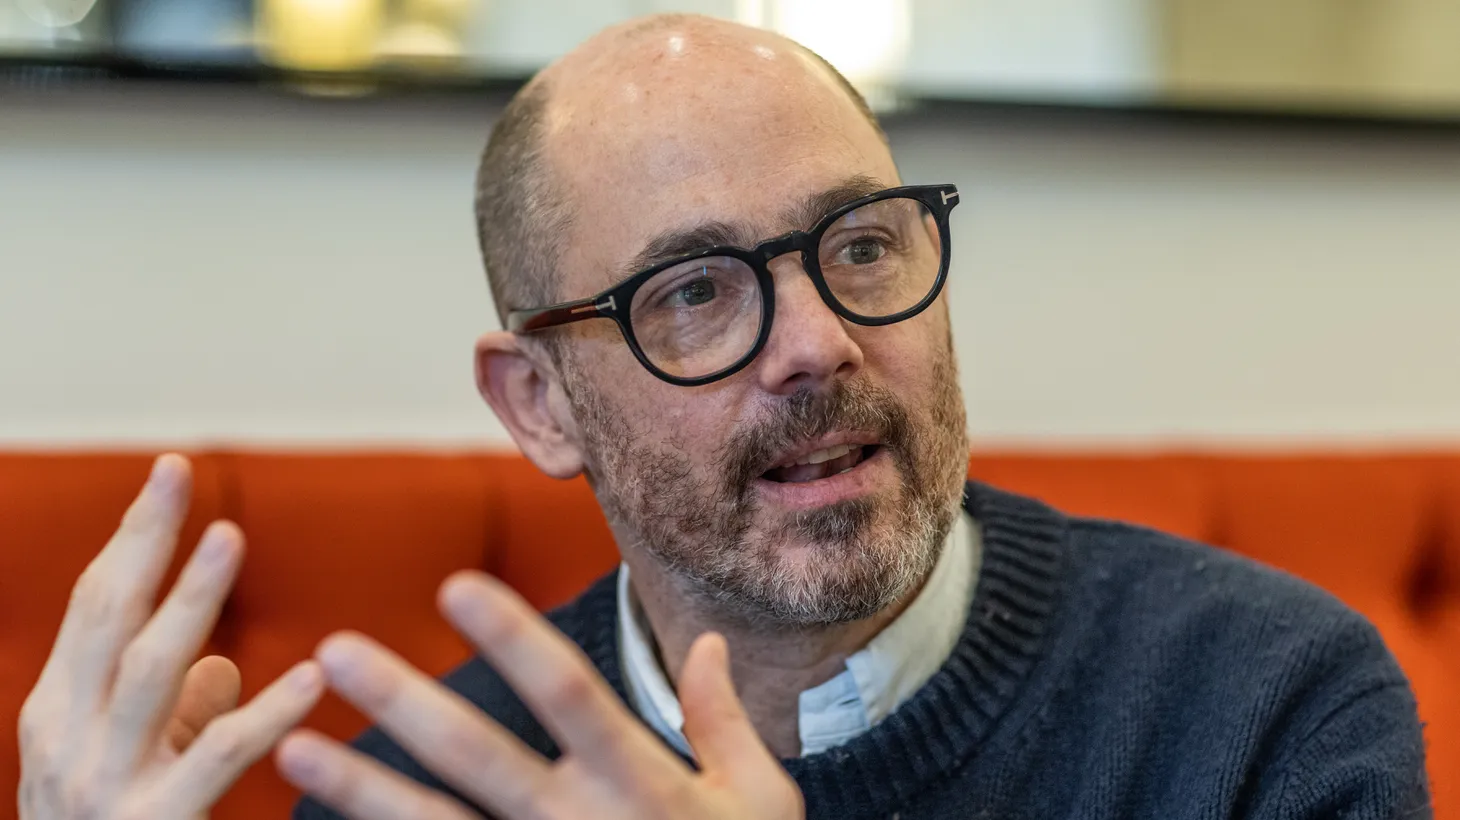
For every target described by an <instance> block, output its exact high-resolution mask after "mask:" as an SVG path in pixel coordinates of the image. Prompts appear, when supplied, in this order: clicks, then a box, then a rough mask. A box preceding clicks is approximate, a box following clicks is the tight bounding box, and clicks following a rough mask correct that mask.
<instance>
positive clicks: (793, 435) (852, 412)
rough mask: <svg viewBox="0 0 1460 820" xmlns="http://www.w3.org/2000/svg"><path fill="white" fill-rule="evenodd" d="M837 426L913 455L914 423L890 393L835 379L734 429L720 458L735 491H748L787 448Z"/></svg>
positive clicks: (797, 394)
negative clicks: (870, 434) (830, 386)
mask: <svg viewBox="0 0 1460 820" xmlns="http://www.w3.org/2000/svg"><path fill="white" fill-rule="evenodd" d="M838 430H858V431H863V432H868V433H872V434H873V435H876V436H877V438H878V439H879V440H880V441H881V443H882V445H883V446H885V447H887V448H888V449H889V450H890V451H891V454H892V455H893V456H894V457H896V458H899V459H901V458H904V457H906V456H907V455H909V454H911V452H912V449H911V448H910V447H909V446H908V445H909V443H910V441H911V439H912V436H913V430H912V423H911V422H910V421H909V418H908V413H907V411H906V410H905V409H904V408H903V406H902V404H901V403H900V402H898V400H897V397H896V396H895V395H894V394H893V393H892V391H890V390H887V389H885V388H881V387H877V386H875V385H870V384H853V383H849V382H838V383H837V384H836V385H835V386H834V387H832V388H830V389H826V390H822V391H815V390H812V389H810V388H803V389H801V390H798V391H796V392H795V393H793V394H791V395H790V396H789V397H787V398H786V399H785V400H784V401H783V402H781V403H780V404H777V405H776V406H775V407H774V408H773V409H771V410H770V411H769V412H768V413H767V415H766V416H765V417H764V418H762V419H759V420H757V421H756V422H754V423H752V424H750V425H747V426H746V427H745V428H744V429H742V430H739V431H737V432H736V433H735V434H734V435H733V436H731V437H730V438H729V439H728V440H727V441H726V442H725V444H724V445H723V446H722V447H721V448H720V453H719V457H718V460H719V461H720V462H721V463H722V464H723V465H724V470H723V475H724V476H725V480H726V482H727V484H728V486H729V488H730V489H731V491H732V492H733V493H735V494H736V495H740V496H742V497H743V496H745V495H748V494H749V492H750V482H751V481H753V480H754V479H756V478H759V477H760V476H761V475H762V474H763V473H764V472H765V471H766V470H768V469H769V468H770V467H771V465H772V464H774V463H775V461H776V460H777V459H778V458H779V457H780V456H781V454H783V453H785V452H786V451H787V450H789V449H791V448H792V447H795V446H796V445H798V444H800V443H802V442H804V441H806V440H807V439H813V438H819V437H821V436H824V435H827V434H829V433H832V432H835V431H838Z"/></svg>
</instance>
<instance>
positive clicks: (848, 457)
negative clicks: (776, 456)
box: [761, 444, 881, 484]
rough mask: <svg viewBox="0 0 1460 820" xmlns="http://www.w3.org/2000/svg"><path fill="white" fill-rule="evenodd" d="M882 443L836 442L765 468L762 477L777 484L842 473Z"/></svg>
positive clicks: (872, 453) (861, 460)
mask: <svg viewBox="0 0 1460 820" xmlns="http://www.w3.org/2000/svg"><path fill="white" fill-rule="evenodd" d="M880 447H881V445H879V444H837V445H834V446H831V447H826V448H824V449H821V450H815V451H813V452H810V453H806V454H805V455H802V456H797V457H795V458H792V459H787V460H786V461H785V462H782V463H780V464H777V465H776V466H774V467H772V468H770V469H769V470H766V471H765V473H764V474H762V475H761V478H764V479H765V480H767V481H774V482H775V483H777V484H805V483H806V482H808V481H820V480H821V479H823V478H830V477H831V476H834V475H840V474H842V473H845V472H848V471H850V470H852V469H853V468H855V467H856V466H857V465H858V464H861V463H862V462H864V461H866V460H867V459H869V458H871V457H872V456H873V455H874V454H876V452H877V450H878V449H880Z"/></svg>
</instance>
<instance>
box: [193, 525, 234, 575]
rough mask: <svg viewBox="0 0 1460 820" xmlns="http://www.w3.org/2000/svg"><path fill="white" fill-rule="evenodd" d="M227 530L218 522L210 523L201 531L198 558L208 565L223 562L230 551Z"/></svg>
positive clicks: (230, 545)
mask: <svg viewBox="0 0 1460 820" xmlns="http://www.w3.org/2000/svg"><path fill="white" fill-rule="evenodd" d="M229 541H230V538H229V532H228V530H227V529H226V528H224V527H223V526H222V525H220V524H212V525H211V526H209V527H208V531H207V532H205V533H203V543H202V544H201V545H200V546H199V547H198V558H199V559H200V560H202V561H203V562H204V563H206V564H208V565H209V566H215V567H216V566H219V565H221V564H223V563H224V562H225V561H226V560H227V559H228V557H229V555H230V554H231V553H232V550H231V549H230V547H232V544H230V543H229Z"/></svg>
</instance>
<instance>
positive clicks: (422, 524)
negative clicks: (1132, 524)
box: [0, 452, 1460, 820]
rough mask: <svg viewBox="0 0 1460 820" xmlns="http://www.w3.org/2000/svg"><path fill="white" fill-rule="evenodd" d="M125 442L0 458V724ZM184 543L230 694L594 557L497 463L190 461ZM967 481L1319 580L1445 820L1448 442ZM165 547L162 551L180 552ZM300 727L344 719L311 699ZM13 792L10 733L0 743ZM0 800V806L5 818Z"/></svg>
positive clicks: (1129, 463) (108, 518)
mask: <svg viewBox="0 0 1460 820" xmlns="http://www.w3.org/2000/svg"><path fill="white" fill-rule="evenodd" d="M149 463H150V457H149V456H147V455H143V454H126V453H118V454H77V455H52V454H13V455H0V669H3V670H4V674H3V675H0V733H3V734H4V735H5V736H6V737H10V738H13V737H14V736H15V717H16V713H17V710H18V709H19V706H20V703H21V700H22V699H23V698H24V696H25V693H26V691H28V690H29V688H30V686H31V685H32V684H33V682H34V680H35V678H36V675H37V674H38V673H39V670H40V667H41V665H42V663H43V662H44V659H45V656H46V653H47V652H48V650H49V646H50V643H51V641H52V640H53V638H54V635H55V630H56V627H57V625H58V624H59V622H60V618H61V614H62V612H63V611H64V608H65V604H66V599H67V593H68V590H69V588H70V586H71V583H72V582H73V581H74V579H75V577H76V576H77V575H78V574H79V573H80V571H81V569H82V568H83V567H84V566H85V564H86V562H87V561H88V560H89V559H90V558H91V556H92V555H93V554H94V553H95V552H96V550H97V549H99V548H100V546H101V545H102V543H103V542H104V541H105V540H106V538H107V536H108V535H109V534H110V532H111V530H112V529H113V528H114V527H115V524H116V521H117V519H118V518H119V517H120V515H121V512H122V510H123V509H124V508H125V506H126V504H127V502H128V501H129V500H130V498H131V497H132V496H133V495H134V494H135V493H136V490H137V488H138V487H139V486H140V484H141V482H142V481H143V479H144V477H145V476H146V473H147V469H148V465H149ZM194 465H195V473H196V476H197V478H196V491H195V498H194V505H193V512H192V515H191V516H190V519H189V522H188V524H187V528H186V532H185V534H184V539H185V541H184V543H185V544H188V545H191V544H192V543H193V542H195V541H196V539H197V537H198V534H199V532H200V531H201V529H202V527H203V526H204V525H205V524H206V523H207V521H209V520H211V519H214V518H218V517H227V518H232V519H234V520H236V521H238V522H239V523H240V524H241V525H242V526H243V528H244V531H245V532H246V533H247V534H248V537H249V556H248V559H247V561H246V563H245V569H244V571H243V575H242V577H241V578H240V580H239V582H238V585H237V587H236V589H235V592H234V594H233V596H232V597H231V599H230V600H229V602H228V605H227V607H226V608H225V611H224V613H223V616H222V620H221V623H220V624H219V627H218V629H217V631H216V633H215V635H214V636H213V639H212V641H211V643H210V646H209V649H208V651H210V652H220V653H223V654H226V655H228V656H229V657H232V658H234V659H235V660H236V661H237V662H238V664H239V666H240V667H241V669H242V670H243V675H244V694H245V697H249V696H251V695H252V694H253V693H254V692H256V691H257V690H258V689H259V688H260V687H262V686H263V685H264V684H265V683H267V682H268V681H269V680H270V679H272V678H273V677H274V676H275V675H277V674H279V673H280V672H282V671H283V670H284V669H285V668H287V667H288V666H289V664H291V663H292V662H294V661H295V660H297V659H299V658H301V657H304V656H305V655H307V654H308V653H309V652H310V651H311V649H312V648H313V646H314V645H315V643H317V642H318V641H319V639H320V638H322V637H324V635H326V634H327V633H329V632H330V631H332V630H335V629H340V628H346V627H348V628H355V629H361V630H364V631H366V632H369V633H370V634H372V635H375V636H377V637H379V638H380V639H382V640H383V641H384V642H385V643H387V644H388V645H391V646H393V647H395V648H397V649H398V650H400V651H401V652H402V654H404V655H405V656H406V657H407V658H408V659H410V660H411V661H412V662H413V663H415V664H417V665H418V666H420V667H422V668H424V669H426V670H428V671H430V672H432V673H438V674H439V673H441V672H444V671H445V670H447V669H449V668H450V667H451V666H453V665H455V664H456V663H457V662H458V661H460V660H461V659H462V658H463V657H465V655H466V652H467V650H466V647H465V646H464V645H463V644H462V643H461V641H460V640H459V639H458V638H457V637H456V636H455V635H454V634H453V633H452V632H451V631H450V629H448V628H447V627H446V625H445V623H444V622H443V621H442V620H441V619H440V618H439V617H437V616H436V614H435V612H434V595H435V588H436V585H437V584H438V583H439V582H440V580H441V579H442V578H444V577H445V576H446V575H447V574H448V573H449V572H451V571H452V570H455V569H458V568H462V567H478V568H483V569H486V570H489V571H491V572H494V573H496V574H498V575H499V576H501V577H502V578H504V579H505V580H506V581H508V582H509V583H511V584H513V585H514V586H515V587H517V588H518V589H519V590H521V591H522V592H523V593H524V594H525V595H526V596H527V597H528V598H529V599H530V600H531V601H532V602H533V603H534V604H536V605H537V606H539V607H543V608H547V607H550V606H552V605H555V604H557V603H561V602H563V601H565V600H567V599H569V598H571V597H572V596H573V594H575V593H576V592H577V591H578V590H579V589H581V588H582V587H583V586H584V585H585V584H586V583H587V582H588V581H589V580H591V579H592V578H594V577H596V576H597V575H599V574H600V573H602V572H603V571H605V570H607V569H608V568H609V567H611V566H612V565H613V563H614V560H615V557H616V552H615V549H614V546H613V542H612V539H611V538H610V536H609V533H608V529H607V527H606V525H605V523H604V521H603V518H602V516H601V514H600V513H599V511H598V508H597V506H596V504H595V503H594V500H593V497H592V494H591V493H590V492H589V490H588V488H587V486H586V485H585V484H584V483H583V482H582V481H574V482H555V481H551V480H549V479H547V478H545V477H543V476H542V475H541V474H540V473H538V472H537V471H536V470H535V469H533V468H532V467H531V465H529V464H527V463H526V462H525V461H524V460H523V459H522V458H520V457H519V456H516V455H509V454H470V455H429V454H413V453H399V454H390V453H348V454H342V453H333V454H289V455H285V454H269V453H249V452H211V453H203V454H199V455H196V456H195V457H194ZM972 472H973V474H974V476H975V477H977V478H980V479H982V480H986V481H989V482H990V483H993V484H996V485H999V486H1002V487H1005V488H1008V489H1011V490H1015V491H1018V492H1024V493H1027V494H1030V495H1035V496H1038V497H1041V498H1044V499H1046V500H1048V501H1050V502H1051V503H1054V504H1055V505H1056V506H1059V507H1061V508H1063V509H1065V510H1067V511H1069V512H1072V513H1076V514H1085V515H1097V516H1103V517H1112V518H1122V519H1126V520H1131V521H1136V522H1139V523H1144V524H1149V525H1152V526H1156V527H1159V528H1162V529H1166V530H1169V531H1172V532H1176V533H1179V534H1182V535H1185V536H1188V537H1192V538H1196V539H1200V540H1204V541H1208V542H1211V543H1215V544H1218V545H1221V546H1224V547H1228V548H1230V549H1234V550H1237V551H1239V552H1242V553H1245V554H1247V555H1250V556H1252V557H1254V558H1258V559H1259V560H1263V561H1267V562H1269V563H1272V564H1276V565H1278V566H1280V567H1283V568H1286V569H1288V570H1290V571H1293V572H1295V573H1297V574H1299V575H1302V576H1304V577H1306V578H1308V579H1310V580H1312V581H1314V582H1316V583H1319V584H1321V585H1323V586H1325V587H1327V588H1328V589H1329V590H1331V591H1332V592H1333V593H1334V594H1336V595H1338V596H1339V597H1340V598H1342V599H1343V600H1345V601H1347V602H1348V603H1349V604H1350V605H1352V606H1354V607H1355V608H1357V609H1358V610H1359V611H1361V612H1363V613H1364V614H1365V615H1367V616H1368V617H1369V618H1370V619H1372V620H1373V621H1374V622H1375V623H1376V624H1377V625H1378V626H1379V628H1380V629H1381V630H1382V631H1383V633H1384V635H1385V638H1386V639H1387V640H1388V641H1389V644H1390V646H1391V647H1392V648H1393V650H1394V652H1395V654H1396V655H1397V656H1398V657H1399V659H1400V662H1401V663H1402V664H1403V665H1404V667H1405V669H1406V671H1407V672H1408V673H1409V674H1410V676H1411V678H1412V680H1413V681H1414V685H1415V688H1416V690H1417V691H1418V693H1419V697H1420V707H1421V711H1422V713H1423V717H1424V718H1425V719H1426V720H1427V721H1428V723H1429V729H1428V733H1429V738H1430V747H1431V773H1432V779H1433V780H1434V782H1435V791H1436V803H1437V809H1438V816H1439V817H1440V818H1441V820H1460V454H1456V455H1439V454H1429V455H1426V454H1415V455H1389V456H1382V457H1381V456H1362V457H1361V456H1343V455H1334V456H1314V455H1305V456H1294V457H1275V456H1260V457H1259V456H1241V455H1175V456H1099V455H1055V454H1028V453H982V454H978V455H976V456H975V458H974V461H973V470H972ZM180 561H181V557H179V561H178V562H177V563H180ZM309 724H310V725H312V726H314V727H316V728H319V729H321V730H324V731H326V732H329V733H331V734H334V735H337V736H345V737H347V736H350V735H353V734H354V733H356V732H357V731H359V730H360V729H361V728H363V726H364V721H363V720H362V719H361V718H360V717H359V716H358V715H356V714H355V713H353V712H352V711H351V710H350V709H349V708H348V707H346V706H345V705H344V704H343V703H341V702H339V701H337V700H334V699H330V700H327V701H326V703H325V704H324V705H322V706H321V707H320V708H319V709H318V710H316V711H315V713H314V714H313V715H311V717H310V719H309ZM0 749H3V750H4V751H0V792H4V793H7V794H10V793H13V792H14V788H15V780H16V776H17V772H18V765H17V762H16V760H15V752H14V744H13V743H10V742H7V743H5V744H4V746H0ZM293 799H294V795H293V794H292V793H291V792H290V790H289V789H288V788H287V787H286V786H285V785H284V784H283V783H282V782H281V781H280V780H279V779H278V778H277V776H276V775H275V774H274V772H273V769H272V766H271V764H269V763H267V762H265V763H263V764H261V765H259V766H256V767H254V769H253V770H252V771H250V772H249V774H248V775H247V777H246V778H245V780H244V782H243V783H242V784H240V786H239V787H238V788H236V789H235V790H234V791H233V792H232V793H231V794H230V795H229V796H228V797H227V798H226V799H225V801H224V802H223V804H222V805H221V806H220V807H219V810H218V811H217V813H216V816H217V817H219V818H223V819H224V820H241V819H242V818H260V817H284V816H286V813H287V808H288V806H289V805H290V803H291V802H292V800H293ZM13 805H14V804H13V802H11V801H9V800H5V801H0V818H7V817H13V816H14V809H13V808H12V807H13Z"/></svg>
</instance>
